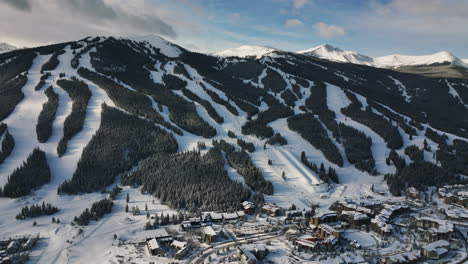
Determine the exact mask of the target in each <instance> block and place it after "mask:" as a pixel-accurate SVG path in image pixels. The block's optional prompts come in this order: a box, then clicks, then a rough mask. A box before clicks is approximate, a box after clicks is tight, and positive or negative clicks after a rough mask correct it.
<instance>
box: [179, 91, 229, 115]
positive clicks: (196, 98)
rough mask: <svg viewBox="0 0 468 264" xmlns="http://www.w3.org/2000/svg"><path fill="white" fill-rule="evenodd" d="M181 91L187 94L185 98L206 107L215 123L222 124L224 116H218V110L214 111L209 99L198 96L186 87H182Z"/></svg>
mask: <svg viewBox="0 0 468 264" xmlns="http://www.w3.org/2000/svg"><path fill="white" fill-rule="evenodd" d="M182 93H183V94H184V95H185V96H187V98H189V99H190V100H192V101H195V102H197V103H199V104H201V105H202V106H203V107H204V108H205V109H206V111H207V112H208V114H209V115H210V116H211V118H213V119H214V121H216V123H218V124H222V123H223V122H224V118H223V117H222V116H220V115H219V114H218V112H216V110H215V109H214V108H213V106H212V105H211V103H210V102H209V101H207V100H205V99H202V98H200V97H199V96H198V95H196V94H195V93H193V92H192V91H190V90H189V89H186V88H182Z"/></svg>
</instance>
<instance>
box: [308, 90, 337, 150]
mask: <svg viewBox="0 0 468 264" xmlns="http://www.w3.org/2000/svg"><path fill="white" fill-rule="evenodd" d="M311 89H312V91H311V94H310V96H309V97H308V98H307V99H306V100H305V106H306V109H308V110H310V111H312V113H313V114H315V115H318V117H319V119H320V121H322V123H323V124H324V125H325V126H326V127H327V128H328V130H330V131H331V132H332V135H333V137H334V138H335V139H336V141H337V142H339V143H342V142H341V133H340V131H339V128H338V123H337V122H336V120H335V118H336V116H335V112H333V111H331V110H330V109H329V108H328V105H327V86H326V85H325V83H323V82H320V81H315V82H314V86H312V88H311ZM303 110H305V109H303Z"/></svg>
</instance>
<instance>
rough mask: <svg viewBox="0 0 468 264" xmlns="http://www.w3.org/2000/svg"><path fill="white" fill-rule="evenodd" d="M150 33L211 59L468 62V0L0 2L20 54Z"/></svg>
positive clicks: (2, 19) (7, 38) (6, 30)
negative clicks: (279, 56) (357, 57)
mask: <svg viewBox="0 0 468 264" xmlns="http://www.w3.org/2000/svg"><path fill="white" fill-rule="evenodd" d="M151 34H157V35H161V36H163V37H164V38H166V39H168V40H170V41H172V42H175V43H177V44H179V45H181V46H183V47H185V48H187V49H190V50H193V51H198V52H209V53H211V52H216V51H220V50H224V49H227V48H234V47H238V46H240V45H257V46H269V47H274V48H278V49H282V50H287V51H298V50H304V49H309V48H312V47H315V46H318V45H320V44H324V43H329V44H331V45H333V46H336V47H339V48H341V49H345V50H353V51H357V52H359V53H362V54H366V55H369V56H383V55H389V54H396V53H398V54H405V55H424V54H431V53H435V52H438V51H442V50H446V51H449V52H451V53H453V54H454V55H455V56H457V57H459V58H468V0H229V1H228V0H226V1H223V0H0V42H7V43H9V44H12V45H15V46H18V47H24V46H27V47H32V46H37V45H44V44H51V43H57V42H63V41H69V40H78V39H81V38H84V37H86V36H94V35H104V36H109V35H113V36H141V35H151Z"/></svg>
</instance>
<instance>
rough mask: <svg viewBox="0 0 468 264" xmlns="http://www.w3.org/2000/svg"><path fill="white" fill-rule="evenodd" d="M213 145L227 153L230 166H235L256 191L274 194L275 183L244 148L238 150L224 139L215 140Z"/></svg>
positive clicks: (248, 184) (246, 182)
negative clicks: (256, 164) (267, 177)
mask: <svg viewBox="0 0 468 264" xmlns="http://www.w3.org/2000/svg"><path fill="white" fill-rule="evenodd" d="M213 146H214V147H215V148H217V149H220V150H222V151H224V152H225V153H226V158H227V161H228V163H229V166H231V167H232V168H234V169H235V170H236V171H237V172H238V173H239V174H240V175H242V177H244V181H245V184H247V186H249V187H250V188H251V189H252V190H254V191H256V192H260V193H264V194H267V195H273V193H274V188H273V184H272V183H271V182H269V181H267V180H265V178H264V177H263V174H262V172H261V171H260V169H258V168H257V167H256V166H255V165H254V164H253V162H252V160H251V159H250V156H249V154H247V152H245V151H243V150H242V151H236V150H235V148H234V146H232V145H231V144H229V143H227V142H226V141H224V140H220V141H216V140H214V141H213Z"/></svg>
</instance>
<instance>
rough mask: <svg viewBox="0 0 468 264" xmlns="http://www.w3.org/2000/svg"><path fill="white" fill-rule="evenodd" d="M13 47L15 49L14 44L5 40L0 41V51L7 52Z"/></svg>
mask: <svg viewBox="0 0 468 264" xmlns="http://www.w3.org/2000/svg"><path fill="white" fill-rule="evenodd" d="M15 49H17V48H16V47H15V46H12V45H10V44H8V43H5V42H0V53H5V52H9V51H12V50H15Z"/></svg>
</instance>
